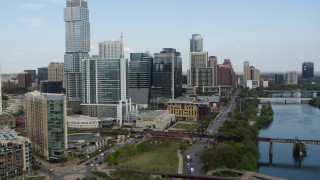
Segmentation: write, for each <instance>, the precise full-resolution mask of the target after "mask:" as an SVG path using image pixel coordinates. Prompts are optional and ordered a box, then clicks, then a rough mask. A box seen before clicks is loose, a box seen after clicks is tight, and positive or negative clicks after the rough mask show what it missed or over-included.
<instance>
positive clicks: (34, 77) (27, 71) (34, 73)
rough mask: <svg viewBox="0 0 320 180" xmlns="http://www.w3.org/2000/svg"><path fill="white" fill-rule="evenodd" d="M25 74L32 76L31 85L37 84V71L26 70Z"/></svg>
mask: <svg viewBox="0 0 320 180" xmlns="http://www.w3.org/2000/svg"><path fill="white" fill-rule="evenodd" d="M24 72H26V73H29V74H31V83H35V82H36V78H37V71H36V70H24Z"/></svg>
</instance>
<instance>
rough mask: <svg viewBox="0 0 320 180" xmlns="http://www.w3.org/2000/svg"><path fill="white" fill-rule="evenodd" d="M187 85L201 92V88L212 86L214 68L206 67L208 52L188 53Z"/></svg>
mask: <svg viewBox="0 0 320 180" xmlns="http://www.w3.org/2000/svg"><path fill="white" fill-rule="evenodd" d="M189 61H190V70H189V80H190V82H189V85H190V86H196V87H198V88H199V91H200V92H202V88H203V86H214V84H215V82H214V80H215V77H214V75H215V72H214V67H208V52H190V54H189Z"/></svg>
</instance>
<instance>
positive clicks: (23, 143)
mask: <svg viewBox="0 0 320 180" xmlns="http://www.w3.org/2000/svg"><path fill="white" fill-rule="evenodd" d="M0 167H1V168H0V179H23V178H24V177H25V176H28V175H29V174H30V171H31V169H32V166H31V142H30V140H29V139H28V138H25V137H22V136H18V135H17V134H16V132H15V130H13V129H10V128H8V127H7V126H0Z"/></svg>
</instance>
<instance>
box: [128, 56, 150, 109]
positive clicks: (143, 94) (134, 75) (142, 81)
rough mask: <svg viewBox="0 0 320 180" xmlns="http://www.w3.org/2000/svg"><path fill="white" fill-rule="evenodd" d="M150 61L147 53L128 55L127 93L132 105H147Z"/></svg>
mask: <svg viewBox="0 0 320 180" xmlns="http://www.w3.org/2000/svg"><path fill="white" fill-rule="evenodd" d="M152 61H153V58H152V56H151V55H150V54H149V53H130V62H129V68H128V91H129V97H130V98H131V99H132V102H133V103H134V104H139V105H141V106H147V105H148V104H149V98H150V87H151V72H152Z"/></svg>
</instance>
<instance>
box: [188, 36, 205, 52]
mask: <svg viewBox="0 0 320 180" xmlns="http://www.w3.org/2000/svg"><path fill="white" fill-rule="evenodd" d="M202 51H203V39H202V38H201V36H200V34H192V38H191V39H190V52H202Z"/></svg>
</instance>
